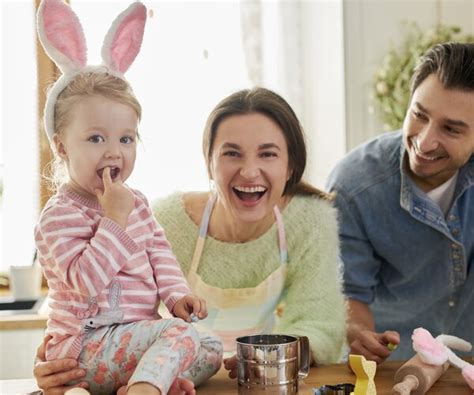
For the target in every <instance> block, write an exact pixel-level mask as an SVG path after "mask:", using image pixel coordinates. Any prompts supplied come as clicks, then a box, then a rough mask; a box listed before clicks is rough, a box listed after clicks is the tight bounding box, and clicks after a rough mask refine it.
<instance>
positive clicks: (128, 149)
mask: <svg viewBox="0 0 474 395" xmlns="http://www.w3.org/2000/svg"><path fill="white" fill-rule="evenodd" d="M70 118H71V119H70V123H69V125H68V126H67V129H66V131H65V132H64V133H63V134H62V135H61V136H59V135H55V139H54V141H55V144H56V148H57V151H58V154H59V155H60V156H61V158H62V159H63V160H64V161H65V162H66V164H67V169H68V173H69V179H70V181H69V185H70V186H71V187H72V188H73V189H74V190H76V192H78V193H80V194H81V195H83V196H85V197H88V198H92V199H96V194H95V190H97V189H99V190H101V191H103V189H104V185H103V181H102V173H103V171H104V168H105V167H110V169H111V171H110V174H111V176H112V179H113V180H121V181H122V182H125V181H126V180H127V179H128V177H129V176H130V174H131V173H132V170H133V167H134V165H135V158H136V140H137V129H138V116H137V114H136V113H135V111H134V110H133V108H132V107H130V106H128V105H126V104H122V103H119V102H116V101H113V100H110V99H107V98H105V97H101V96H91V97H87V98H84V99H82V100H81V101H80V102H78V103H77V104H76V105H75V108H74V110H72V112H71V117H70Z"/></svg>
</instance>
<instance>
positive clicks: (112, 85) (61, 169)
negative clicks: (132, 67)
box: [44, 72, 142, 193]
mask: <svg viewBox="0 0 474 395" xmlns="http://www.w3.org/2000/svg"><path fill="white" fill-rule="evenodd" d="M92 96H100V97H104V98H106V99H110V100H113V101H116V102H118V103H121V104H125V105H128V106H130V107H131V108H132V109H133V110H134V111H135V112H136V114H137V117H138V120H140V119H141V116H142V107H141V105H140V103H139V102H138V100H137V98H136V97H135V94H134V93H133V90H132V88H131V86H130V84H129V83H128V82H127V81H125V80H123V79H121V78H117V77H115V76H113V75H111V74H108V73H106V72H104V73H97V72H94V73H92V72H88V73H79V74H78V75H77V76H76V77H75V78H74V79H72V80H71V82H70V83H69V84H68V85H67V86H66V87H65V88H64V90H63V91H62V92H61V93H60V94H59V95H58V98H57V101H56V103H55V106H54V134H55V135H56V134H58V135H61V134H64V133H65V132H66V130H67V127H68V125H69V123H70V121H71V114H72V113H73V111H74V109H75V108H76V106H77V104H78V103H79V102H80V101H81V100H83V99H85V98H88V97H92ZM53 152H54V159H53V161H52V162H51V163H50V164H49V165H48V166H47V168H46V171H45V173H46V174H45V176H44V178H45V179H46V182H47V183H48V185H49V188H50V190H51V191H52V192H53V193H54V192H56V191H57V190H58V188H59V187H61V185H63V184H64V183H66V182H67V181H68V174H67V168H66V164H65V163H64V161H63V160H62V159H61V158H60V156H59V155H58V154H57V152H56V149H55V148H54V147H53Z"/></svg>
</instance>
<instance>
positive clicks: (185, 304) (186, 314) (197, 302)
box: [172, 295, 207, 322]
mask: <svg viewBox="0 0 474 395" xmlns="http://www.w3.org/2000/svg"><path fill="white" fill-rule="evenodd" d="M172 313H173V314H174V315H175V316H176V317H178V318H182V319H183V320H185V321H187V322H191V321H192V319H191V314H192V313H193V314H194V315H195V316H196V317H197V318H199V319H200V320H202V319H204V318H206V317H207V307H206V301H205V300H204V299H201V298H199V297H197V296H195V295H186V296H184V297H182V298H181V299H180V300H178V301H177V302H176V304H175V305H174V307H173V311H172Z"/></svg>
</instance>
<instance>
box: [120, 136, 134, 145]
mask: <svg viewBox="0 0 474 395" xmlns="http://www.w3.org/2000/svg"><path fill="white" fill-rule="evenodd" d="M134 141H135V140H134V139H133V137H130V136H124V137H122V138H121V139H120V142H121V143H122V144H132V143H133V142H134Z"/></svg>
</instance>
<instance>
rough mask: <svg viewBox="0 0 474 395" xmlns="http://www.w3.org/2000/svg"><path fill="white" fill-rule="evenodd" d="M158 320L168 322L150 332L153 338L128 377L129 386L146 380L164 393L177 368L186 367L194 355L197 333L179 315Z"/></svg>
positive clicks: (197, 347)
mask: <svg viewBox="0 0 474 395" xmlns="http://www.w3.org/2000/svg"><path fill="white" fill-rule="evenodd" d="M162 321H167V322H168V325H167V326H166V328H165V329H163V330H161V331H159V332H158V333H156V334H154V336H153V337H154V341H152V342H151V344H150V345H149V347H148V349H147V350H146V351H145V352H144V354H143V356H142V357H141V359H140V361H139V363H138V365H137V368H136V369H135V371H134V372H133V374H132V377H130V380H129V382H128V388H129V389H130V387H131V386H133V385H134V384H136V383H143V382H146V383H150V384H152V385H154V386H155V387H157V388H159V389H160V391H161V393H162V394H168V391H169V389H170V387H171V385H172V383H173V382H174V381H175V379H176V378H177V376H178V375H179V374H180V372H183V371H185V370H186V369H188V368H189V366H190V365H191V364H192V363H193V362H194V360H195V359H196V357H197V355H198V350H199V347H200V342H199V335H198V333H197V331H196V330H195V329H194V327H193V326H192V325H190V324H188V323H186V322H184V321H183V320H181V319H171V320H162ZM153 322H161V321H153Z"/></svg>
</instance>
